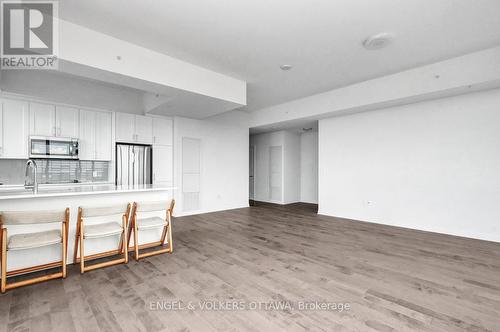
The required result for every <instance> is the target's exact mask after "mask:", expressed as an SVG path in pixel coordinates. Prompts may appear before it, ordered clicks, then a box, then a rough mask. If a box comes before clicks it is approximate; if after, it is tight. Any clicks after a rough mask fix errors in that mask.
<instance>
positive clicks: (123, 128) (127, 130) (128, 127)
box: [116, 113, 135, 143]
mask: <svg viewBox="0 0 500 332" xmlns="http://www.w3.org/2000/svg"><path fill="white" fill-rule="evenodd" d="M116 141H117V142H124V143H134V142H135V115H133V114H127V113H116Z"/></svg>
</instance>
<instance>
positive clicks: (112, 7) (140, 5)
mask: <svg viewBox="0 0 500 332" xmlns="http://www.w3.org/2000/svg"><path fill="white" fill-rule="evenodd" d="M59 10H60V16H61V17H62V18H63V19H66V20H69V21H72V22H74V23H77V24H80V25H83V26H86V27H89V28H91V29H94V30H97V31H100V32H103V33H106V34H109V35H112V36H114V37H117V38H120V39H123V40H127V41H129V42H132V43H135V44H138V45H141V46H144V47H147V48H150V49H153V50H156V51H159V52H162V53H165V54H168V55H171V56H174V57H177V58H179V59H182V60H184V61H188V62H191V63H193V64H197V65H200V66H203V67H206V68H209V69H212V70H215V71H218V72H221V73H223V74H226V75H230V76H233V77H235V78H238V79H243V80H245V81H247V82H248V106H247V107H246V109H247V110H255V109H259V108H262V107H266V106H271V105H275V104H279V103H282V102H286V101H290V100H293V99H296V98H300V97H304V96H308V95H311V94H315V93H319V92H323V91H327V90H331V89H334V88H337V87H341V86H345V85H349V84H352V83H356V82H360V81H364V80H367V79H371V78H375V77H379V76H383V75H387V74H391V73H394V72H398V71H401V70H404V69H408V68H412V67H416V66H420V65H423V64H428V63H432V62H436V61H440V60H444V59H447V58H451V57H454V56H458V55H462V54H465V53H469V52H472V51H476V50H480V49H484V48H488V47H492V46H495V45H498V44H500V19H499V15H500V1H499V0H439V1H437V0H404V1H401V0H335V1H334V0H315V1H309V0H272V1H269V0H267V1H264V0H239V1H236V0H182V1H179V0H161V1H160V0H156V1H155V0H127V1H125V2H124V1H123V0H106V1H102V0H85V1H82V0H64V1H60V4H59ZM385 31H387V32H391V33H394V34H395V36H396V39H395V41H394V43H393V44H392V45H390V46H389V47H388V48H386V49H382V50H379V51H366V50H365V49H363V47H362V45H361V43H362V41H363V40H364V39H365V38H366V37H368V36H369V35H372V34H376V33H379V32H385ZM89 47H91V45H89ZM281 64H291V65H293V66H294V68H293V69H292V70H291V71H288V72H284V71H281V70H280V69H279V66H280V65H281Z"/></svg>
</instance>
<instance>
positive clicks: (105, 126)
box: [95, 112, 113, 160]
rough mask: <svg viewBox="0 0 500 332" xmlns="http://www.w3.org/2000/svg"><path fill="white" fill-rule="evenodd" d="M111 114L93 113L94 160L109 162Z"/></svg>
mask: <svg viewBox="0 0 500 332" xmlns="http://www.w3.org/2000/svg"><path fill="white" fill-rule="evenodd" d="M112 144H113V143H112V134H111V113H107V112H95V160H111V159H112V158H111V146H112Z"/></svg>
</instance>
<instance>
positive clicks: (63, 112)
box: [56, 106, 79, 138]
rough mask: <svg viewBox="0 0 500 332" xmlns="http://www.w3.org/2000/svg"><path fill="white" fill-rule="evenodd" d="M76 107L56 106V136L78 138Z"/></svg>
mask: <svg viewBox="0 0 500 332" xmlns="http://www.w3.org/2000/svg"><path fill="white" fill-rule="evenodd" d="M78 116H79V111H78V109H77V108H73V107H65V106H56V136H57V137H72V138H78V122H79V121H78Z"/></svg>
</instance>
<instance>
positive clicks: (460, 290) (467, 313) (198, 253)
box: [0, 204, 500, 332]
mask: <svg viewBox="0 0 500 332" xmlns="http://www.w3.org/2000/svg"><path fill="white" fill-rule="evenodd" d="M174 248H175V249H174V253H173V254H172V255H162V256H156V257H150V258H147V259H144V260H143V261H141V262H139V263H137V262H135V261H131V262H130V263H129V264H128V265H120V266H114V267H109V268H105V269H100V270H96V271H92V272H89V273H86V274H84V275H83V276H82V275H80V274H79V271H78V269H77V267H75V266H72V267H70V268H69V274H68V278H67V279H66V280H54V281H50V282H46V283H43V284H38V285H32V286H28V287H24V288H20V289H16V290H13V291H10V292H8V293H7V294H5V295H1V296H0V332H3V331H65V332H68V331H188V330H189V331H307V330H311V331H487V330H490V331H495V330H496V331H499V330H500V244H498V243H492V242H485V241H477V240H471V239H464V238H458V237H452V236H446V235H439V234H433V233H426V232H420V231H413V230H408V229H401V228H395V227H389V226H382V225H377V224H369V223H362V222H356V221H350V220H343V219H337V218H330V217H322V216H317V215H316V214H315V211H314V210H313V207H311V206H310V205H303V204H297V205H293V206H285V207H277V206H272V205H266V204H263V205H262V204H257V206H256V207H251V208H245V209H237V210H229V211H224V212H217V213H210V214H203V215H198V216H190V217H183V218H177V219H175V220H174ZM178 301H180V302H178ZM199 301H202V302H201V303H205V302H203V301H208V302H206V303H211V304H227V303H236V304H237V305H236V306H235V309H239V308H241V307H244V306H248V307H247V309H248V308H250V306H253V307H252V308H250V309H253V308H254V307H255V306H256V303H261V304H260V306H261V307H260V309H259V310H242V311H240V310H230V308H228V307H227V305H226V306H225V307H223V309H225V310H219V311H213V310H212V311H211V310H207V309H205V310H203V309H202V308H201V307H200V306H199V303H198V302H199ZM218 301H220V302H218ZM240 301H241V302H240ZM302 301H306V302H313V301H318V303H320V302H325V303H326V302H328V303H330V305H331V304H332V303H348V304H349V305H350V310H344V311H342V312H339V311H338V310H337V311H335V310H298V309H300V308H298V307H293V308H290V307H288V306H286V304H290V306H291V305H294V306H298V305H299V303H301V302H302ZM252 303H254V304H252ZM189 304H192V305H194V307H192V308H191V309H192V310H188V308H187V306H188V305H189ZM240 304H241V306H240ZM273 304H275V305H280V304H282V309H284V310H272V309H273V307H272V305H273ZM162 305H163V306H166V307H163V308H162V307H161V306H162ZM262 305H263V306H262ZM168 306H172V307H175V306H179V307H182V308H183V310H180V309H179V310H168V309H169V308H168ZM266 306H268V307H266ZM162 309H164V310H162ZM172 309H174V308H172ZM266 309H267V310H266ZM330 309H332V307H330Z"/></svg>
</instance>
